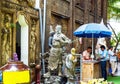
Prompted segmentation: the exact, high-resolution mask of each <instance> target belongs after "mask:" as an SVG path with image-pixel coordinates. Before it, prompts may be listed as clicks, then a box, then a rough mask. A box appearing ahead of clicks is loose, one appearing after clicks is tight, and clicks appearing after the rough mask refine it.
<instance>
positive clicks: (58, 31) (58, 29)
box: [55, 25, 62, 34]
mask: <svg viewBox="0 0 120 84" xmlns="http://www.w3.org/2000/svg"><path fill="white" fill-rule="evenodd" d="M61 28H62V26H61V25H57V26H56V27H55V31H56V33H58V34H59V33H61Z"/></svg>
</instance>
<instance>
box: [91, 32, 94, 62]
mask: <svg viewBox="0 0 120 84" xmlns="http://www.w3.org/2000/svg"><path fill="white" fill-rule="evenodd" d="M93 37H94V36H93V34H92V55H91V58H92V60H93V58H94V54H93V50H94V41H93Z"/></svg>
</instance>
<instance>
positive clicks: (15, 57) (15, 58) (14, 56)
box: [13, 53, 18, 61]
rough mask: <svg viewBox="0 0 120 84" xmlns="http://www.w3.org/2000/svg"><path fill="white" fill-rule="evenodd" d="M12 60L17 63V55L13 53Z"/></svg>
mask: <svg viewBox="0 0 120 84" xmlns="http://www.w3.org/2000/svg"><path fill="white" fill-rule="evenodd" d="M13 60H14V61H18V55H17V53H13Z"/></svg>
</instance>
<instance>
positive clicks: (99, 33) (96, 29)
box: [74, 23, 112, 38]
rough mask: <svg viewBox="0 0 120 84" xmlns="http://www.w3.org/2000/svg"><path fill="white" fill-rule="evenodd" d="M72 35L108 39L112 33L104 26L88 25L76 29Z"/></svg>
mask: <svg viewBox="0 0 120 84" xmlns="http://www.w3.org/2000/svg"><path fill="white" fill-rule="evenodd" d="M74 35H75V36H76V37H87V38H99V37H110V36H111V35H112V32H111V31H110V30H109V29H108V28H107V27H106V26H105V25H104V24H98V23H88V24H84V25H82V26H80V27H79V28H78V29H76V30H75V31H74Z"/></svg>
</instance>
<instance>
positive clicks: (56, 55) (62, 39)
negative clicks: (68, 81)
mask: <svg viewBox="0 0 120 84" xmlns="http://www.w3.org/2000/svg"><path fill="white" fill-rule="evenodd" d="M61 28H62V27H61V25H57V26H56V29H55V34H54V36H53V41H52V47H51V49H50V57H49V59H48V73H46V74H44V77H49V76H50V75H51V74H50V71H53V70H55V69H58V75H59V76H61V75H62V55H63V47H64V46H65V45H67V44H69V43H71V40H70V39H69V38H68V37H66V36H65V35H64V34H63V33H62V32H61Z"/></svg>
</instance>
